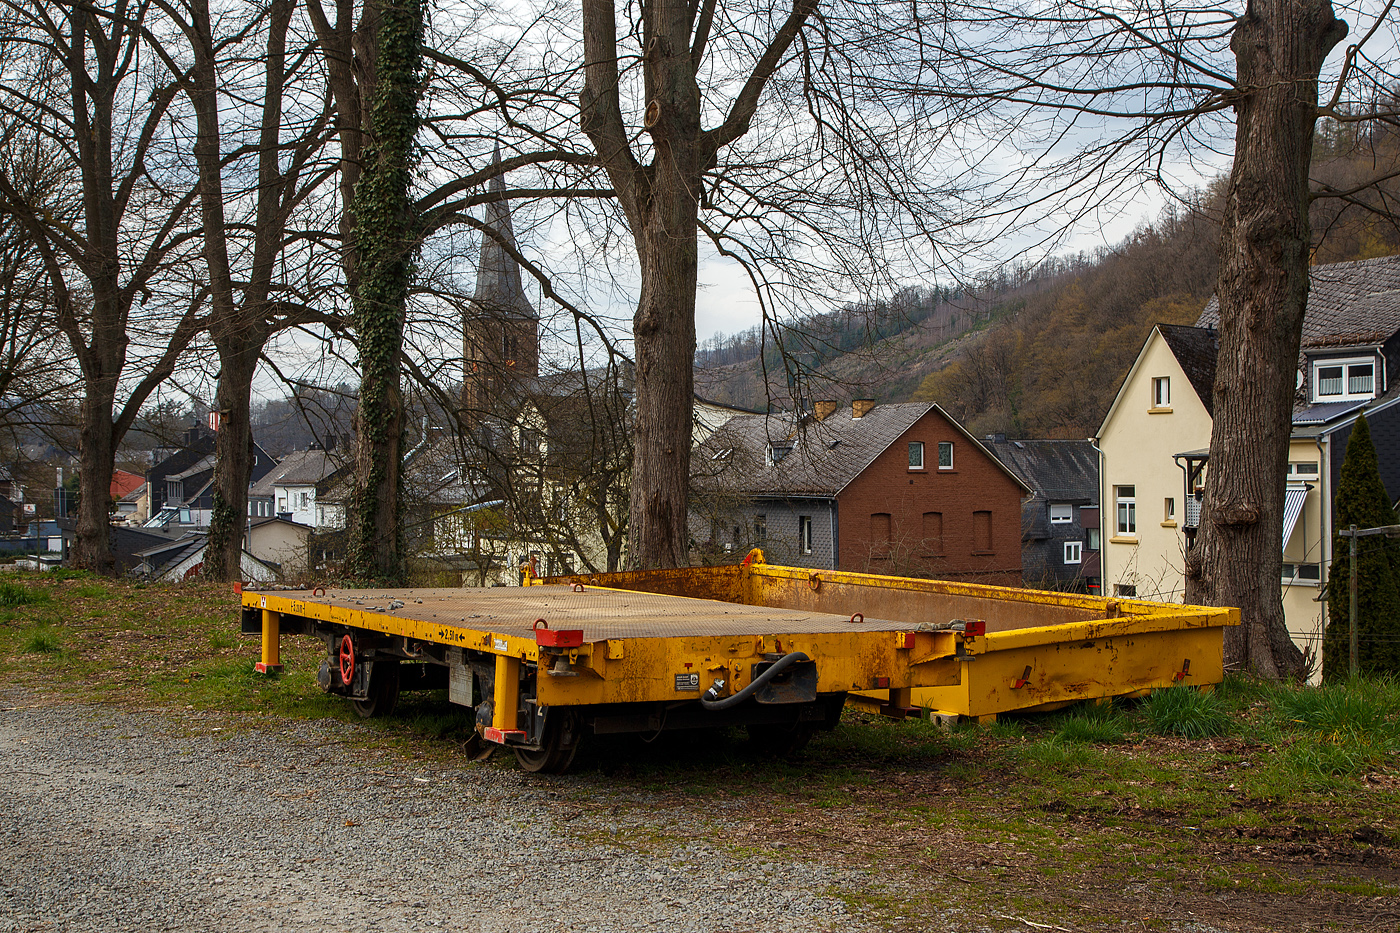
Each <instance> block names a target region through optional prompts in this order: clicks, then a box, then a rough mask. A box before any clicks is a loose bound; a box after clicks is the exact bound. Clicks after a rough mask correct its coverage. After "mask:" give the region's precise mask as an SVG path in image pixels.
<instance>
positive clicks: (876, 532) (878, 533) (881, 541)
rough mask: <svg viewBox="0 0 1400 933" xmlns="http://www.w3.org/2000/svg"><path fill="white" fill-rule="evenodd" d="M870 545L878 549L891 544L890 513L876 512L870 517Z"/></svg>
mask: <svg viewBox="0 0 1400 933" xmlns="http://www.w3.org/2000/svg"><path fill="white" fill-rule="evenodd" d="M870 543H871V544H872V545H874V546H876V547H884V546H886V545H888V544H889V543H890V513H889V512H876V513H874V514H873V515H871V516H870Z"/></svg>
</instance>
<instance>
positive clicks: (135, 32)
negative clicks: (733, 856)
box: [0, 0, 205, 572]
mask: <svg viewBox="0 0 1400 933" xmlns="http://www.w3.org/2000/svg"><path fill="white" fill-rule="evenodd" d="M3 11H4V19H5V29H6V37H7V41H9V42H11V43H15V44H17V45H18V46H20V47H22V48H23V49H24V56H25V65H26V67H25V68H24V69H23V70H22V71H20V70H12V73H11V75H10V76H9V78H10V80H8V81H7V83H5V84H4V85H3V87H2V88H0V114H3V119H4V121H5V122H6V123H7V124H9V127H10V129H11V131H12V132H14V133H16V134H24V135H29V136H32V137H33V138H34V139H36V140H38V142H39V144H40V145H42V146H43V147H44V148H45V150H46V151H48V152H50V153H51V154H52V156H53V157H54V158H55V159H56V160H61V162H62V164H63V166H64V167H65V168H67V169H69V170H71V173H72V178H73V184H72V185H71V186H70V187H67V188H65V189H63V190H62V191H60V192H54V193H51V194H48V196H46V197H45V198H36V197H35V196H34V194H33V192H27V191H26V190H25V189H24V187H23V185H22V184H21V183H20V182H19V180H17V179H15V178H13V177H11V176H10V175H9V174H8V173H6V172H4V171H3V170H0V211H3V212H4V213H6V214H8V215H10V216H12V217H14V218H15V220H16V221H17V222H19V223H20V224H21V225H23V226H24V228H25V230H26V231H27V233H28V235H29V236H30V237H31V238H32V240H33V241H34V243H35V244H36V247H37V249H38V251H39V253H40V255H41V257H42V261H43V264H44V271H45V275H46V277H47V280H48V281H47V287H48V289H49V291H50V294H51V296H52V302H53V308H54V313H55V315H56V321H57V328H58V331H59V332H60V333H61V334H62V335H63V336H64V338H65V339H66V340H67V342H68V344H69V345H70V347H71V349H72V352H73V354H74V355H75V357H76V358H77V363H78V368H79V371H80V373H81V376H82V383H83V401H82V408H81V414H80V434H79V454H80V462H79V471H80V473H79V475H80V477H81V501H80V504H79V510H78V521H77V545H76V548H75V551H74V554H73V562H74V563H75V564H76V565H77V566H80V567H86V568H88V569H92V570H96V571H99V572H110V570H111V568H112V558H111V553H110V546H109V532H108V515H107V512H108V501H109V499H108V495H107V491H108V488H109V487H110V485H111V479H112V470H113V462H114V457H115V453H116V449H117V445H118V444H119V443H120V442H121V439H122V438H123V436H124V435H125V434H126V432H127V430H128V429H129V428H130V427H131V425H132V423H133V421H134V420H135V418H136V416H137V414H138V412H139V411H140V409H141V406H142V404H144V402H145V401H146V399H147V398H148V397H149V396H150V394H151V392H152V391H154V389H155V388H156V387H157V386H158V385H160V384H161V382H163V381H164V380H165V379H166V378H168V377H169V376H170V374H171V373H172V372H173V371H174V369H175V366H176V363H177V361H178V360H179V358H180V356H181V354H182V353H183V352H184V350H185V348H186V347H187V346H188V345H189V343H190V341H191V340H193V339H194V338H195V336H196V335H197V334H198V333H199V332H200V331H201V329H202V326H203V320H202V318H201V311H202V308H203V304H204V301H205V296H204V295H203V294H202V293H201V292H200V291H199V289H198V288H197V287H196V286H193V285H192V284H191V281H192V276H190V275H189V271H188V267H185V268H184V270H183V272H180V271H176V272H174V273H173V274H172V270H175V269H177V268H178V267H176V265H175V263H176V262H177V261H187V260H188V258H189V256H188V252H189V250H190V248H191V245H192V244H194V243H196V242H197V238H198V235H199V231H198V229H197V228H196V227H194V226H192V225H191V224H190V223H189V222H188V221H189V216H188V215H189V211H190V207H191V205H192V203H193V201H194V198H195V193H196V189H195V186H194V184H193V179H192V177H190V176H188V175H186V174H184V173H182V172H181V171H180V166H179V165H178V157H177V155H176V153H175V152H174V151H173V142H172V140H171V139H170V138H169V135H168V133H167V132H166V131H167V129H168V125H167V123H166V120H167V117H168V116H169V115H170V108H171V104H172V102H173V101H174V100H175V97H176V94H177V93H178V88H179V84H180V81H181V80H183V78H184V76H183V75H179V74H172V73H170V72H168V71H166V70H165V69H164V68H163V67H162V66H161V65H160V64H159V63H158V62H152V61H151V60H150V59H149V58H148V57H146V56H144V55H143V54H141V53H142V50H143V48H145V45H146V41H147V39H146V36H147V32H148V30H150V27H151V24H150V23H148V22H147V17H148V16H150V15H151V11H150V8H149V7H147V6H146V5H144V4H129V3H127V2H117V3H114V4H112V5H110V6H105V7H98V6H93V5H90V4H85V3H69V2H48V0H7V2H6V3H5V4H4V6H3ZM68 217H72V218H73V220H72V222H71V223H69V222H65V218H68Z"/></svg>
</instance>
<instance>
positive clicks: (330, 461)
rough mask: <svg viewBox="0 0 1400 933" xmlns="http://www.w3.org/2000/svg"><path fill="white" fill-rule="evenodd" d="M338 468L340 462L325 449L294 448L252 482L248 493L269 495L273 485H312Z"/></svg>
mask: <svg viewBox="0 0 1400 933" xmlns="http://www.w3.org/2000/svg"><path fill="white" fill-rule="evenodd" d="M339 469H340V463H339V462H337V461H336V459H335V458H334V457H332V455H331V454H330V453H329V452H327V451H324V450H294V451H292V452H291V453H289V454H287V456H285V457H283V458H282V459H281V460H280V461H278V463H277V465H276V466H275V467H273V468H272V469H271V470H269V471H268V472H267V475H266V476H264V477H263V478H262V479H260V480H258V481H257V482H256V483H254V484H253V486H252V488H251V489H250V490H249V495H253V496H263V497H266V496H270V495H272V487H273V486H314V485H316V484H317V483H319V482H321V481H322V480H323V479H325V478H327V477H328V476H331V475H333V474H334V473H335V472H336V471H337V470H339Z"/></svg>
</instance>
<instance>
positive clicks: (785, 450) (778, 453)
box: [768, 442, 792, 466]
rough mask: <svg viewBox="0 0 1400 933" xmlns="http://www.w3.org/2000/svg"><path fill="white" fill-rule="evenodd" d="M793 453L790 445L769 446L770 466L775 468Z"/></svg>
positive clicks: (776, 444) (772, 444) (777, 444)
mask: <svg viewBox="0 0 1400 933" xmlns="http://www.w3.org/2000/svg"><path fill="white" fill-rule="evenodd" d="M790 453H792V445H791V444H788V443H776V442H774V443H771V444H769V445H768V465H769V466H773V465H774V464H775V463H778V462H779V461H781V460H782V459H783V458H784V457H786V456H787V455H788V454H790Z"/></svg>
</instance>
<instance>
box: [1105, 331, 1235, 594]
mask: <svg viewBox="0 0 1400 933" xmlns="http://www.w3.org/2000/svg"><path fill="white" fill-rule="evenodd" d="M1215 350H1216V341H1215V336H1214V331H1207V330H1203V329H1201V328H1195V327H1179V326H1174V325H1169V324H1159V325H1157V326H1156V327H1154V328H1153V329H1152V333H1150V334H1149V335H1148V337H1147V342H1146V343H1145V344H1144V345H1143V348H1142V351H1141V352H1140V353H1139V354H1138V358H1137V361H1136V362H1134V363H1133V366H1132V369H1130V370H1129V371H1128V376H1127V378H1126V379H1125V380H1124V381H1123V386H1122V388H1120V389H1119V390H1118V395H1117V397H1116V398H1115V399H1114V400H1113V404H1112V405H1111V406H1110V407H1109V409H1108V414H1107V415H1105V416H1104V421H1103V425H1102V426H1101V427H1100V428H1099V434H1098V437H1097V438H1095V439H1094V440H1095V443H1096V446H1097V447H1098V448H1099V451H1100V466H1101V470H1100V479H1099V482H1100V484H1101V486H1100V489H1099V501H1100V502H1101V503H1103V505H1102V508H1101V509H1100V516H1101V518H1100V523H1101V534H1102V541H1103V546H1102V548H1101V550H1100V552H1099V554H1100V556H1099V559H1100V561H1101V569H1102V579H1103V591H1104V595H1119V596H1136V597H1140V598H1143V599H1159V600H1165V601H1171V602H1180V601H1181V600H1182V598H1183V596H1184V586H1185V582H1184V581H1185V573H1184V561H1185V556H1186V537H1185V535H1184V534H1183V532H1182V527H1183V525H1185V524H1186V518H1187V511H1188V509H1194V507H1195V505H1196V503H1195V500H1194V499H1192V500H1191V502H1190V503H1189V504H1188V501H1187V497H1186V494H1185V489H1186V487H1185V483H1184V473H1183V470H1182V468H1181V467H1179V466H1178V460H1177V459H1174V458H1176V456H1177V455H1178V454H1180V453H1181V452H1183V451H1192V450H1197V449H1201V448H1206V447H1209V446H1210V426H1211V413H1210V408H1209V407H1208V403H1209V400H1210V384H1209V382H1208V381H1204V382H1203V381H1202V376H1203V374H1204V373H1206V372H1207V371H1208V372H1209V373H1210V375H1211V376H1213V375H1214V372H1215ZM1191 374H1195V375H1196V376H1197V379H1196V381H1195V382H1193V381H1192V379H1191ZM1191 517H1192V518H1194V512H1193V514H1192V516H1191Z"/></svg>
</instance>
